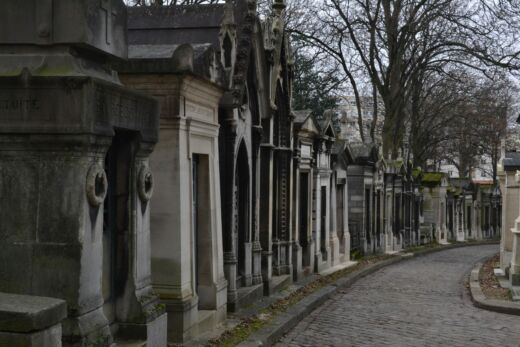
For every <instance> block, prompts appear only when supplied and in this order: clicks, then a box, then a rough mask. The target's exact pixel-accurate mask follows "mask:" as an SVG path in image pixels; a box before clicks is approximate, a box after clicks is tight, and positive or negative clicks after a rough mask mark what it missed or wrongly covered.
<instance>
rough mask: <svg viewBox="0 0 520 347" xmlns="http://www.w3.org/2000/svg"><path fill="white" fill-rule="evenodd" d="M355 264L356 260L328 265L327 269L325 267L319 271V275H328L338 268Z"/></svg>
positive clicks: (341, 268) (338, 269)
mask: <svg viewBox="0 0 520 347" xmlns="http://www.w3.org/2000/svg"><path fill="white" fill-rule="evenodd" d="M356 264H357V261H348V262H345V263H343V264H339V265H336V266H333V267H329V268H328V269H325V270H323V271H322V272H320V275H322V276H327V275H330V274H331V273H334V272H336V271H340V270H343V269H346V268H348V267H351V266H354V265H356Z"/></svg>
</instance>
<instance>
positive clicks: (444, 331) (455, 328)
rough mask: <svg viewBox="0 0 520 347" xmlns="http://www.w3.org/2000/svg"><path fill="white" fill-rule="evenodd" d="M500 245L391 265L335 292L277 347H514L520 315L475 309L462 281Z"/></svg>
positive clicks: (519, 330)
mask: <svg viewBox="0 0 520 347" xmlns="http://www.w3.org/2000/svg"><path fill="white" fill-rule="evenodd" d="M498 251H499V248H498V245H486V246H474V247H464V248H456V249H451V250H446V251H441V252H437V253H433V254H430V255H427V256H425V257H420V258H415V259H411V260H408V261H404V262H401V263H398V264H395V265H391V266H389V267H386V268H384V269H381V270H379V271H378V272H376V273H374V274H372V275H370V276H368V277H365V278H363V279H361V280H360V281H358V282H357V283H355V284H354V285H353V286H352V287H351V288H348V289H344V290H341V292H340V293H338V294H337V295H335V296H334V297H333V298H332V299H330V300H329V301H327V302H326V303H325V304H324V305H323V306H321V307H320V308H318V309H317V310H315V311H314V312H313V313H312V314H310V315H309V316H307V317H306V318H305V319H303V320H302V321H301V322H300V323H299V324H298V325H297V326H296V327H295V328H294V329H293V330H292V331H291V332H289V333H288V334H287V335H286V336H285V337H284V338H282V340H280V342H279V343H278V344H277V345H276V346H414V347H416V346H519V345H520V317H519V316H512V315H506V314H500V313H495V312H490V311H485V310H482V309H478V308H476V307H474V306H473V304H472V303H471V300H470V298H469V293H468V292H467V289H466V288H464V283H463V282H464V278H465V276H466V275H467V274H469V272H470V271H471V269H472V267H473V265H474V264H475V263H476V262H478V261H480V260H482V258H484V257H486V256H491V255H493V254H495V253H497V252H498Z"/></svg>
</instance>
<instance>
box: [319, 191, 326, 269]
mask: <svg viewBox="0 0 520 347" xmlns="http://www.w3.org/2000/svg"><path fill="white" fill-rule="evenodd" d="M320 213H321V216H320V217H321V228H320V247H321V255H322V259H323V260H324V261H325V260H327V242H326V233H327V231H328V230H327V186H322V187H321V209H320Z"/></svg>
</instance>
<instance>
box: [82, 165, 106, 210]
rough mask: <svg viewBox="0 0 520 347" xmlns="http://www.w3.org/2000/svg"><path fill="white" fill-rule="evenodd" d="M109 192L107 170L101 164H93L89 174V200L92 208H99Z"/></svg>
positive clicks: (87, 185)
mask: <svg viewBox="0 0 520 347" xmlns="http://www.w3.org/2000/svg"><path fill="white" fill-rule="evenodd" d="M107 191H108V180H107V175H106V173H105V169H104V168H103V167H102V166H101V165H100V164H99V163H95V164H92V166H91V167H90V169H89V170H88V173H87V182H86V192H87V200H88V202H89V204H90V205H91V206H92V207H99V206H100V205H101V204H102V203H103V201H105V197H106V196H107Z"/></svg>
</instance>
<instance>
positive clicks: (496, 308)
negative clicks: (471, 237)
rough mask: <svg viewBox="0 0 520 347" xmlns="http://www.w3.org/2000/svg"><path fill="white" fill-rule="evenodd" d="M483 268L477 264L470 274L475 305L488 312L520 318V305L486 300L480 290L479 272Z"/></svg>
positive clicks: (471, 291) (470, 286)
mask: <svg viewBox="0 0 520 347" xmlns="http://www.w3.org/2000/svg"><path fill="white" fill-rule="evenodd" d="M481 267H482V263H477V264H476V265H475V267H474V268H473V270H471V273H470V278H469V293H470V297H471V301H472V302H473V305H474V306H475V307H478V308H481V309H484V310H488V311H493V312H498V313H506V314H511V315H516V316H520V303H517V302H512V301H505V300H495V299H488V298H486V296H485V295H484V293H483V292H482V289H481V288H480V281H479V272H480V268H481Z"/></svg>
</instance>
